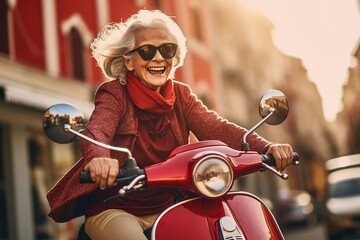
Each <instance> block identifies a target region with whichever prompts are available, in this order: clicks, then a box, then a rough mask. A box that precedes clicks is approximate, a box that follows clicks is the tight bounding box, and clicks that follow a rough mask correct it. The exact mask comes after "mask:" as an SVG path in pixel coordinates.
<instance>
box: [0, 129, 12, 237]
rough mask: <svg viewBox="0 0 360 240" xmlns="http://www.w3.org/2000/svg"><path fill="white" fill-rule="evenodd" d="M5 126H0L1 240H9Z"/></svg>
mask: <svg viewBox="0 0 360 240" xmlns="http://www.w3.org/2000/svg"><path fill="white" fill-rule="evenodd" d="M4 129H5V127H4V125H1V124H0V213H1V217H0V239H9V238H10V236H9V221H8V214H9V212H8V209H9V208H8V207H7V205H8V201H7V200H8V195H7V194H8V191H7V188H6V178H5V141H4V138H5V134H4Z"/></svg>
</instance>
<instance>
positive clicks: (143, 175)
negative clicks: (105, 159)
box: [119, 174, 145, 197]
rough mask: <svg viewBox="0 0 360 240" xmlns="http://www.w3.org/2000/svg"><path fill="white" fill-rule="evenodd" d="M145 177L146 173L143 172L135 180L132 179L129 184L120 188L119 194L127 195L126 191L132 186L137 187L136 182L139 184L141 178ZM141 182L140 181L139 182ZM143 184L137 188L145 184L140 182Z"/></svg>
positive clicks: (121, 195)
mask: <svg viewBox="0 0 360 240" xmlns="http://www.w3.org/2000/svg"><path fill="white" fill-rule="evenodd" d="M143 179H145V174H142V175H139V176H137V177H136V178H134V180H132V181H131V182H130V183H129V185H125V186H123V187H122V188H120V190H119V196H120V197H123V196H125V195H126V192H127V191H129V190H130V189H132V188H135V184H137V183H138V182H140V180H143ZM139 184H140V183H139ZM140 185H141V186H138V187H137V188H139V187H142V186H143V185H144V184H140Z"/></svg>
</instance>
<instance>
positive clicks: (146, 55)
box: [138, 45, 156, 60]
mask: <svg viewBox="0 0 360 240" xmlns="http://www.w3.org/2000/svg"><path fill="white" fill-rule="evenodd" d="M138 52H139V55H140V57H141V58H142V59H144V60H151V59H153V58H154V56H155V54H156V47H154V46H151V45H145V46H142V47H141V48H139V50H138Z"/></svg>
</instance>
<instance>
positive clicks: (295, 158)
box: [261, 152, 300, 167]
mask: <svg viewBox="0 0 360 240" xmlns="http://www.w3.org/2000/svg"><path fill="white" fill-rule="evenodd" d="M261 160H262V162H263V163H265V164H267V165H269V166H274V167H275V166H276V162H275V158H274V156H273V155H268V154H265V155H261ZM299 161H300V157H299V154H297V153H296V152H294V154H293V159H292V163H291V164H292V165H294V166H297V165H299V163H300V162H299Z"/></svg>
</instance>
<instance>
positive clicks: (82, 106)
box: [2, 85, 94, 119]
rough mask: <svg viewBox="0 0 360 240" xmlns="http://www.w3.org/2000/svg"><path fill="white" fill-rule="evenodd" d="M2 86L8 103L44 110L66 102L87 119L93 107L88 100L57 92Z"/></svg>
mask: <svg viewBox="0 0 360 240" xmlns="http://www.w3.org/2000/svg"><path fill="white" fill-rule="evenodd" d="M2 87H3V88H4V93H5V101H7V102H10V103H15V104H20V105H25V106H29V107H32V108H37V109H44V110H46V109H48V108H49V107H50V106H52V105H54V104H57V103H68V104H71V105H73V106H74V107H76V108H77V109H78V110H79V111H81V112H82V113H83V115H84V117H85V118H87V119H89V117H90V115H91V113H92V111H93V109H94V105H93V103H92V102H90V101H83V100H81V99H76V98H74V97H69V96H64V95H61V94H58V93H52V92H48V91H44V90H41V89H36V88H30V87H27V86H15V85H5V86H2Z"/></svg>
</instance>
